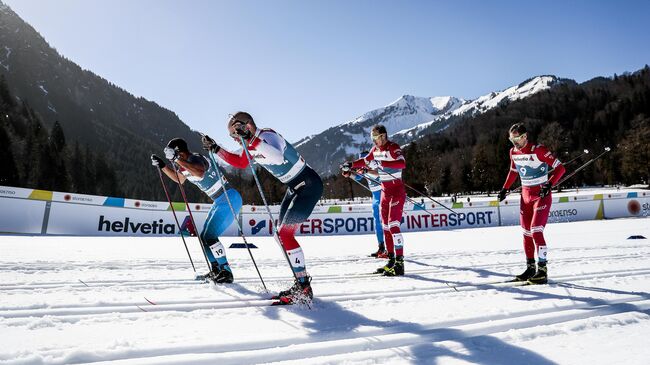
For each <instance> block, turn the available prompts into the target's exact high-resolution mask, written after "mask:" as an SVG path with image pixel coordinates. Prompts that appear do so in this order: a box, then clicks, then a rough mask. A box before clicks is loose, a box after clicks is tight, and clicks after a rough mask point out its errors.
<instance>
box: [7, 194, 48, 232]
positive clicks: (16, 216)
mask: <svg viewBox="0 0 650 365" xmlns="http://www.w3.org/2000/svg"><path fill="white" fill-rule="evenodd" d="M46 204H47V202H45V201H42V200H27V199H11V198H2V197H0V207H1V208H0V209H2V211H1V213H0V214H2V219H0V233H28V234H40V233H41V229H42V228H43V217H44V214H45V205H46Z"/></svg>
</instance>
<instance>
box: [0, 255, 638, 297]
mask: <svg viewBox="0 0 650 365" xmlns="http://www.w3.org/2000/svg"><path fill="white" fill-rule="evenodd" d="M644 257H645V256H644V255H642V254H639V253H634V254H623V255H604V256H592V257H580V258H567V259H557V260H553V263H560V264H562V263H571V262H579V261H585V260H589V261H598V260H611V259H620V258H630V259H635V258H644ZM415 260H418V259H407V260H405V261H406V262H409V263H411V264H413V262H412V261H415ZM370 262H377V263H378V265H379V264H380V263H381V262H383V261H381V260H376V259H375V261H370ZM319 263H320V262H318V261H315V263H314V264H312V266H316V265H318V264H319ZM416 265H417V264H416ZM420 266H423V265H420ZM427 266H432V267H434V268H432V269H414V270H408V271H407V275H422V274H443V273H448V272H453V271H458V270H462V269H463V268H445V267H448V266H447V265H427ZM519 266H521V262H520V261H516V262H515V261H512V262H506V263H504V262H500V263H491V264H481V265H474V266H471V267H468V268H467V269H468V270H476V269H490V268H512V267H519ZM313 277H314V279H315V280H316V281H318V282H327V281H333V282H336V281H338V280H347V279H350V278H363V279H367V278H375V277H377V275H376V274H373V273H351V274H344V275H313ZM289 279H290V278H289V277H288V276H267V277H265V278H264V280H265V281H267V282H275V281H280V282H281V281H286V280H289ZM258 281H259V278H257V277H243V278H241V279H236V280H235V282H236V283H240V284H249V283H256V282H258ZM170 284H173V285H177V286H183V285H199V284H205V282H203V281H200V280H193V279H151V280H146V279H140V280H95V281H92V280H83V281H82V280H81V279H78V281H61V282H56V281H53V282H41V283H38V284H27V283H15V284H0V290H33V289H51V288H54V289H56V288H59V287H66V288H93V287H95V288H96V287H100V288H103V287H108V286H132V287H137V286H141V287H151V286H152V285H170Z"/></svg>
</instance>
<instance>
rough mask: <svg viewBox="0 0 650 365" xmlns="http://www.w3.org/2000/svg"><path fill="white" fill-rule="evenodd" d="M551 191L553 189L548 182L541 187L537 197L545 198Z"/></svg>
mask: <svg viewBox="0 0 650 365" xmlns="http://www.w3.org/2000/svg"><path fill="white" fill-rule="evenodd" d="M551 189H553V184H551V182H550V181H549V182H547V183H546V184H544V185H542V188H541V189H540V190H539V197H540V198H546V196H547V195H548V194H550V193H551Z"/></svg>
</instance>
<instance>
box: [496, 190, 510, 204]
mask: <svg viewBox="0 0 650 365" xmlns="http://www.w3.org/2000/svg"><path fill="white" fill-rule="evenodd" d="M506 195H508V189H506V188H503V189H501V190H500V191H499V194H497V199H499V201H500V202H502V201H503V199H505V198H506Z"/></svg>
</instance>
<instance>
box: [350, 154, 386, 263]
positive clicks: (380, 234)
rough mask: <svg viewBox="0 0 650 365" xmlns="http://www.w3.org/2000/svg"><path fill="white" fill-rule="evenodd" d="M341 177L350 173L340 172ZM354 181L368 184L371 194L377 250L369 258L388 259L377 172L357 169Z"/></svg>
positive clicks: (362, 155)
mask: <svg viewBox="0 0 650 365" xmlns="http://www.w3.org/2000/svg"><path fill="white" fill-rule="evenodd" d="M368 153H369V151H363V152H361V153H360V154H359V158H364V157H366V156H367V155H368ZM342 174H343V176H345V177H350V175H351V173H350V171H342ZM354 179H355V180H356V181H359V182H361V181H362V180H366V181H367V182H368V189H370V192H371V193H372V215H373V218H374V221H375V235H376V236H377V244H378V246H379V247H378V249H377V251H376V252H373V253H371V254H370V256H371V257H375V258H378V259H385V258H388V252H386V245H385V244H384V228H383V226H382V224H381V216H380V215H379V202H380V201H381V183H380V182H379V171H377V170H370V169H368V168H367V167H365V168H362V169H357V171H356V173H355V174H354Z"/></svg>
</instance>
